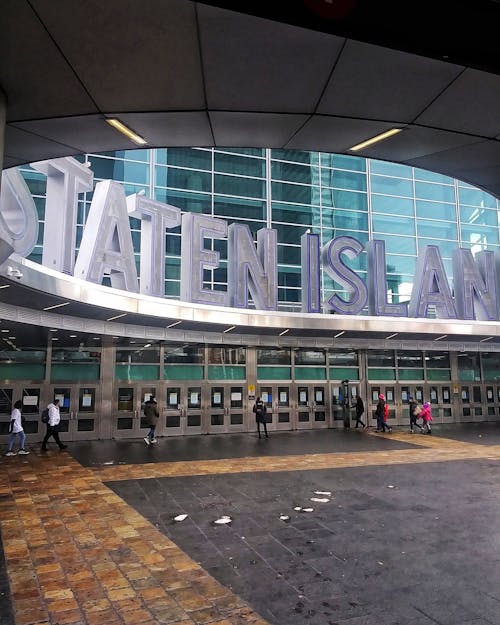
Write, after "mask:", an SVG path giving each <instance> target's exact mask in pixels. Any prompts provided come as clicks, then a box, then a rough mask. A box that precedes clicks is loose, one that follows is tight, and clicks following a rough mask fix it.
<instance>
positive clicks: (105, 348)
mask: <svg viewBox="0 0 500 625" xmlns="http://www.w3.org/2000/svg"><path fill="white" fill-rule="evenodd" d="M80 158H81V159H82V160H84V159H85V160H88V161H90V163H91V168H92V170H93V172H94V175H95V180H96V181H99V180H103V179H113V180H117V181H119V182H122V183H123V185H124V187H125V192H126V194H127V195H129V194H131V193H137V192H139V191H144V193H145V194H146V195H147V196H148V197H152V198H154V199H157V200H159V201H161V202H164V203H168V204H172V205H174V206H177V207H178V208H180V209H181V210H182V211H190V212H198V213H203V214H206V215H210V216H213V217H218V218H221V219H224V220H225V221H227V222H228V223H234V222H239V223H244V224H246V225H248V227H249V228H250V230H251V232H252V233H253V234H254V235H255V234H256V232H257V231H258V230H259V229H261V228H266V227H267V228H274V229H276V230H277V239H278V309H279V310H282V311H292V312H299V311H300V306H301V303H300V301H301V245H300V239H301V236H302V235H303V234H304V233H305V232H311V233H314V234H318V235H319V236H320V240H321V243H322V244H324V243H326V242H327V241H329V240H331V239H332V238H334V237H339V236H342V235H348V236H353V237H355V238H356V239H358V240H359V241H361V242H362V243H365V242H367V241H369V240H371V239H383V240H384V241H385V246H386V263H387V287H388V301H390V302H393V303H399V302H404V301H407V300H408V299H409V297H410V293H411V289H412V284H413V276H414V273H415V268H416V259H417V254H418V252H419V250H421V249H422V248H423V247H425V246H426V245H437V246H439V248H440V251H441V255H442V257H443V261H444V265H445V269H446V272H447V275H448V276H450V277H451V276H452V269H451V255H452V251H453V250H454V249H456V248H457V247H465V248H470V249H471V250H472V252H473V253H476V252H478V251H480V250H492V251H495V250H497V249H498V248H499V245H500V242H499V211H498V209H499V207H498V201H497V200H496V199H495V198H494V197H492V196H490V195H488V194H486V193H484V192H483V191H481V190H479V189H476V188H474V187H471V186H470V185H467V184H465V183H463V182H460V181H458V180H454V179H451V178H447V177H445V176H443V175H440V174H435V173H432V172H428V171H424V170H421V169H416V168H413V167H408V166H404V165H399V164H393V163H387V162H382V161H374V160H367V159H364V158H359V157H354V156H346V155H336V154H325V153H319V152H295V151H286V150H265V149H226V150H222V149H210V148H207V149H203V148H199V149H187V148H168V149H151V150H134V151H127V152H112V153H106V154H88V155H85V156H82V157H80ZM22 172H23V175H24V177H25V179H26V181H27V183H28V186H29V188H30V190H31V192H32V194H33V196H34V198H35V202H36V205H37V208H38V211H39V217H40V222H41V228H40V234H39V242H38V243H39V244H38V246H37V247H36V248H35V249H34V251H33V253H32V254H31V256H30V257H29V258H30V259H31V260H35V261H37V262H40V261H41V246H42V240H43V217H44V198H45V177H44V176H43V175H41V174H40V173H38V172H36V171H34V170H33V169H31V168H29V167H26V168H23V169H22ZM91 200H92V194H91V193H87V194H82V195H81V196H80V201H79V211H78V224H79V225H78V229H77V247H78V243H79V241H80V240H81V236H82V232H83V227H84V224H85V220H86V217H87V215H88V211H89V207H90V202H91ZM131 226H132V237H133V242H134V248H135V253H136V261H137V266H138V267H139V252H140V221H139V220H136V219H133V218H132V219H131ZM166 241H167V243H166V258H165V296H166V297H167V298H170V299H178V298H179V294H180V251H181V232H180V228H177V229H172V230H168V231H167V234H166ZM207 245H211V246H212V249H214V250H216V251H218V252H220V255H221V266H220V267H218V268H216V269H213V270H206V271H205V274H204V282H205V286H206V288H210V289H215V290H217V289H219V290H224V289H225V288H226V286H227V242H226V241H225V240H210V241H207ZM350 266H351V267H352V268H353V269H354V270H356V271H357V272H358V273H359V274H360V275H363V274H364V273H366V269H367V267H366V254H361V255H360V256H359V257H357V258H356V259H354V260H353V261H351V264H350ZM450 280H451V278H450ZM321 287H322V300H323V301H326V300H327V299H328V298H329V297H330V296H331V295H332V294H334V293H337V294H339V295H340V296H341V297H346V296H347V294H346V293H343V292H342V290H341V289H340V287H339V285H338V284H335V283H334V282H333V281H332V280H331V278H329V277H328V275H327V274H326V273H325V272H323V275H322V277H321ZM325 312H328V311H325ZM54 339H56V340H57V336H54ZM87 345H88V341H85V347H84V348H83V349H82V346H81V345H80V347H79V348H78V349H77V348H75V349H72V348H64V349H63V348H58V347H57V344H56V343H54V342H53V341H49V344H48V345H34V346H33V348H32V349H31V350H26V349H23V350H20V351H19V350H17V351H9V352H8V353H7V352H4V357H3V362H2V363H0V377H1V378H3V379H4V381H3V383H2V385H3V389H2V397H3V402H1V405H0V411H1V413H2V414H4V415H6V414H7V413H8V408H9V406H10V404H11V402H13V401H16V400H17V399H19V398H22V399H23V401H24V402H25V406H24V407H25V410H24V412H25V414H26V417H27V420H28V425H27V429H28V431H31V432H32V433H33V434H34V433H35V432H39V430H40V424H39V419H38V415H39V411H40V406H41V405H43V403H44V402H46V401H48V400H50V399H52V398H53V396H54V395H57V396H59V397H60V398H61V400H62V401H61V403H62V406H63V411H62V412H63V416H64V419H63V429H65V430H66V433H67V434H66V436H67V437H68V438H70V439H71V438H97V437H102V438H106V437H111V436H114V437H133V436H139V435H140V434H141V432H142V431H143V426H144V422H143V420H142V416H141V414H142V413H141V406H142V404H143V402H144V400H145V399H147V397H148V396H150V395H154V396H155V397H156V398H157V400H158V403H159V407H160V409H161V415H162V418H161V423H160V428H159V429H160V434H163V435H182V434H189V433H192V434H197V433H215V432H230V431H246V430H251V429H254V427H255V425H254V419H253V415H252V414H251V409H250V408H251V398H252V397H254V396H255V395H261V396H262V397H263V398H264V400H265V401H266V402H267V404H268V406H269V408H270V413H271V415H272V416H271V418H272V423H271V424H270V427H271V429H300V428H312V427H335V426H337V425H338V426H342V424H343V418H344V416H345V413H343V410H342V407H343V405H344V404H345V403H346V402H345V401H344V393H345V392H346V390H347V388H346V387H345V386H344V385H343V384H342V381H343V380H349V388H348V392H349V395H350V397H349V403H352V399H353V398H354V397H355V395H357V394H361V395H362V397H363V398H364V399H365V400H366V407H367V413H368V415H367V416H368V419H369V420H371V416H372V415H371V412H372V410H373V408H374V404H375V403H376V399H377V396H378V393H379V392H384V393H385V394H386V396H387V399H388V403H389V405H390V408H391V416H390V418H391V420H392V423H394V424H403V423H406V422H407V419H408V415H407V412H408V410H407V403H408V397H409V396H410V395H413V396H415V397H416V399H417V400H419V401H426V400H427V401H430V402H431V403H432V404H433V406H434V415H435V418H436V420H437V422H452V421H461V420H465V421H470V420H486V419H489V420H491V419H498V418H500V417H499V415H500V375H499V373H498V369H499V354H498V353H497V352H496V351H495V349H494V348H492V349H491V350H490V351H486V350H484V349H481V350H471V349H460V346H458V347H457V349H456V351H450V350H448V349H446V350H443V349H442V347H440V346H439V345H438V344H434V345H429V344H424V345H418V344H417V342H415V344H414V345H413V344H412V345H405V346H402V345H401V344H398V345H396V344H391V342H390V341H387V342H386V344H385V345H383V346H381V347H380V348H373V349H370V348H367V347H365V346H363V347H359V346H356V345H354V344H353V345H349V344H345V345H342V346H341V345H339V346H338V347H337V346H335V347H332V346H324V347H322V346H321V345H320V344H319V343H318V341H312V342H311V345H301V347H300V348H297V347H287V346H286V345H283V346H273V345H270V346H260V347H259V346H252V345H241V344H239V345H235V346H232V347H228V346H223V347H221V346H220V345H211V344H208V343H203V344H201V343H199V342H198V343H197V342H195V341H193V342H191V343H190V342H188V343H184V342H183V343H170V342H162V343H161V344H152V345H149V344H147V343H146V342H145V341H142V342H140V341H137V342H135V341H125V342H124V341H120V342H119V343H118V342H117V343H116V344H114V345H107V344H105V343H104V342H103V343H102V344H101V343H100V342H99V341H96V343H95V344H94V346H93V347H92V348H89V347H88V346H87ZM25 398H29V399H28V401H26V400H25ZM103 406H111V408H109V410H108V411H107V412H108V414H107V416H106V415H104V412H106V411H103ZM30 415H31V416H30ZM4 426H6V423H2V427H4ZM4 429H5V428H4ZM1 433H2V434H5V432H3V431H2V432H1Z"/></svg>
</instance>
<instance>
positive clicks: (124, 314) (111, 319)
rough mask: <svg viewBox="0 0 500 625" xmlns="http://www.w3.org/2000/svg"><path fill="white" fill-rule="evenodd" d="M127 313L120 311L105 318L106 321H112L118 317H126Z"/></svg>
mask: <svg viewBox="0 0 500 625" xmlns="http://www.w3.org/2000/svg"><path fill="white" fill-rule="evenodd" d="M127 314H128V313H121V314H120V315H115V316H114V317H110V318H109V319H106V321H114V320H115V319H120V317H126V316H127Z"/></svg>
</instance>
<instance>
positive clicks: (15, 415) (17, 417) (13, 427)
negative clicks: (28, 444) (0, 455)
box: [5, 400, 30, 456]
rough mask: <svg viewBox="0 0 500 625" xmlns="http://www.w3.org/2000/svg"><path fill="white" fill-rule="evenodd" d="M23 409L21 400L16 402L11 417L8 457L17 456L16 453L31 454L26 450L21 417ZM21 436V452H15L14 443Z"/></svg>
mask: <svg viewBox="0 0 500 625" xmlns="http://www.w3.org/2000/svg"><path fill="white" fill-rule="evenodd" d="M22 407H23V402H22V401H21V400H18V401H16V403H15V404H14V408H13V409H12V412H11V415H10V426H9V432H10V435H9V445H8V449H7V453H6V454H5V455H6V456H15V455H16V453H18V454H20V455H25V454H29V453H30V452H29V451H27V450H26V449H24V443H25V441H26V434H25V433H24V429H23V424H22V416H21V408H22ZM18 434H19V451H17V452H15V451H13V447H14V441H15V440H16V437H17V435H18Z"/></svg>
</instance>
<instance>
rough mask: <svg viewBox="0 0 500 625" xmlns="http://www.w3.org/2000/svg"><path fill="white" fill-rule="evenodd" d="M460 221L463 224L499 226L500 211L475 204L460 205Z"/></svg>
mask: <svg viewBox="0 0 500 625" xmlns="http://www.w3.org/2000/svg"><path fill="white" fill-rule="evenodd" d="M460 221H461V222H462V224H478V225H480V226H493V227H495V228H496V227H498V212H497V211H496V210H485V209H484V208H474V207H473V206H466V207H463V206H461V207H460Z"/></svg>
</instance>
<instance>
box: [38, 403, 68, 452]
mask: <svg viewBox="0 0 500 625" xmlns="http://www.w3.org/2000/svg"><path fill="white" fill-rule="evenodd" d="M47 410H48V411H49V415H48V421H47V433H46V434H45V436H44V438H43V441H42V451H47V442H48V440H49V438H50V437H51V436H52V437H53V439H54V440H55V442H56V443H57V445H58V447H59V449H66V448H67V445H64V443H61V440H60V439H59V424H60V423H61V414H60V412H59V400H58V399H54V401H53V402H52V403H51V404H49V405H48V406H47Z"/></svg>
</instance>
